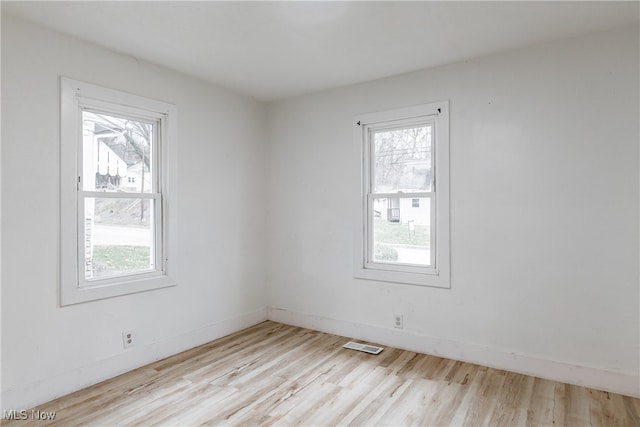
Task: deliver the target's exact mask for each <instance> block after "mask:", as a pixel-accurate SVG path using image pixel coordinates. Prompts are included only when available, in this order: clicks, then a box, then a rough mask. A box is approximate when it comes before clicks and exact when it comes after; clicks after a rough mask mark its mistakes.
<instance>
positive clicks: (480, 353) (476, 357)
mask: <svg viewBox="0 0 640 427" xmlns="http://www.w3.org/2000/svg"><path fill="white" fill-rule="evenodd" d="M267 318H268V319H269V320H273V321H274V322H280V323H285V324H288V325H294V326H300V327H304V328H308V329H313V330H317V331H322V332H328V333H331V334H335V335H341V336H344V337H348V338H355V339H359V340H363V341H369V342H372V343H375V344H382V345H387V346H391V347H396V348H401V349H405V350H410V351H415V352H417V353H425V354H431V355H435V356H440V357H445V358H448V359H453V360H459V361H463V362H470V363H474V364H477V365H483V366H488V367H491V368H497V369H502V370H505V371H511V372H516V373H521V374H526V375H531V376H535V377H539V378H545V379H549V380H554V381H560V382H563V383H568V384H574V385H580V386H585V387H589V388H594V389H597V390H603V391H608V392H612V393H618V394H623V395H626V396H633V397H640V378H639V377H636V376H633V375H628V374H624V373H620V372H613V371H607V370H603V369H597V368H593V367H586V366H579V365H574V364H570V363H566V362H557V361H554V360H548V359H541V358H538V357H532V356H527V355H522V354H515V353H512V352H508V351H504V350H501V349H495V348H491V347H483V346H479V345H476V344H467V343H462V342H456V341H450V340H446V339H442V338H434V337H430V336H426V335H422V334H416V333H414V332H409V331H405V330H398V329H385V328H380V327H377V326H371V325H365V324H362V323H354V322H348V321H344V320H338V319H330V318H327V317H322V316H315V315H311V314H306V313H297V312H292V311H289V310H283V309H278V308H272V307H269V308H268V309H267Z"/></svg>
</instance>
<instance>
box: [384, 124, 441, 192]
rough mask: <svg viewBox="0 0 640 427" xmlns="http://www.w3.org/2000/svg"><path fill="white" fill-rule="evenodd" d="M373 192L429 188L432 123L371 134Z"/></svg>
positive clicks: (423, 189) (430, 178) (430, 179)
mask: <svg viewBox="0 0 640 427" xmlns="http://www.w3.org/2000/svg"><path fill="white" fill-rule="evenodd" d="M372 141H373V155H374V164H373V171H372V182H373V192H374V193H396V192H398V191H404V192H418V191H432V190H431V187H432V186H431V183H432V182H433V170H432V167H431V164H432V163H431V154H432V150H431V147H432V144H431V141H432V126H431V125H424V126H416V127H410V128H404V129H394V130H384V131H377V132H374V133H373V135H372Z"/></svg>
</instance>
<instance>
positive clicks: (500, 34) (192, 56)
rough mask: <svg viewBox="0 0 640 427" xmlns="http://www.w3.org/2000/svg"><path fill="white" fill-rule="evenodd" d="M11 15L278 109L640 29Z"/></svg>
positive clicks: (185, 10) (384, 19)
mask: <svg viewBox="0 0 640 427" xmlns="http://www.w3.org/2000/svg"><path fill="white" fill-rule="evenodd" d="M2 13H10V14H14V15H18V16H20V17H23V18H25V19H28V20H30V21H34V22H36V23H39V24H41V25H43V26H46V27H49V28H52V29H54V30H57V31H60V32H63V33H66V34H70V35H72V36H76V37H79V38H81V39H85V40H89V41H91V42H94V43H97V44H100V45H103V46H106V47H107V48H109V49H112V50H114V51H118V52H121V53H124V54H128V55H132V56H134V57H137V58H140V59H144V60H147V61H151V62H154V63H157V64H161V65H164V66H166V67H169V68H172V69H175V70H178V71H181V72H184V73H186V74H189V75H192V76H195V77H198V78H201V79H204V80H207V81H210V82H213V83H216V84H218V85H221V86H224V87H227V88H230V89H232V90H235V91H237V92H240V93H244V94H247V95H250V96H253V97H255V98H257V99H260V100H264V101H269V100H276V99H281V98H286V97H290V96H295V95H299V94H304V93H309V92H314V91H318V90H323V89H327V88H331V87H337V86H342V85H347V84H352V83H359V82H363V81H368V80H373V79H377V78H382V77H387V76H390V75H396V74H401V73H406V72H411V71H415V70H418V69H422V68H429V67H434V66H438V65H443V64H447V63H452V62H456V61H462V60H465V59H470V58H474V57H478V56H482V55H486V54H490V53H494V52H499V51H504V50H510V49H517V48H521V47H525V46H530V45H533V44H537V43H541V42H548V41H552V40H557V39H562V38H568V37H574V36H579V35H582V34H586V33H590V32H596V31H602V30H606V29H609V28H614V27H621V26H625V25H631V24H634V23H635V24H637V23H638V16H639V3H638V2H636V1H632V2H612V1H602V2H542V1H536V2H479V1H473V2H398V1H389V2H331V1H325V2H310V1H305V2H266V1H264V2H213V1H195V2H190V1H189V2H188V1H138V2H132V1H105V2H95V1H69V2H57V1H44V2H31V1H16V2H11V1H2Z"/></svg>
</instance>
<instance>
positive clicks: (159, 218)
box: [59, 77, 177, 306]
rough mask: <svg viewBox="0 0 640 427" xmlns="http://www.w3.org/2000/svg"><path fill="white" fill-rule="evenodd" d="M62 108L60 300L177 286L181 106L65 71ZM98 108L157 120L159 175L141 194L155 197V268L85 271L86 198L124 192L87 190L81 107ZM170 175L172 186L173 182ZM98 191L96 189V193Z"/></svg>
mask: <svg viewBox="0 0 640 427" xmlns="http://www.w3.org/2000/svg"><path fill="white" fill-rule="evenodd" d="M60 93H61V98H60V99H61V112H60V154H61V156H60V203H61V204H60V215H61V219H60V225H61V233H60V245H61V268H60V272H61V277H60V295H59V297H60V305H61V306H66V305H71V304H77V303H82V302H88V301H94V300H99V299H103V298H111V297H115V296H120V295H127V294H131V293H136V292H143V291H149V290H153V289H160V288H165V287H169V286H174V285H175V282H174V281H173V279H172V278H171V277H170V268H169V253H170V249H171V246H172V245H171V240H170V239H171V238H172V236H174V235H175V224H176V221H175V215H173V214H174V212H169V207H170V200H171V199H175V197H176V195H175V191H174V188H175V167H176V164H177V163H176V156H175V154H176V153H175V150H176V143H175V141H176V139H177V127H176V120H177V110H176V108H175V106H174V105H171V104H168V103H165V102H161V101H156V100H153V99H149V98H144V97H141V96H137V95H132V94H128V93H124V92H121V91H117V90H113V89H107V88H104V87H101V86H97V85H94V84H90V83H85V82H80V81H77V80H73V79H69V78H66V77H62V78H61V82H60ZM85 110H86V111H97V112H100V113H107V114H113V115H116V116H118V115H120V116H124V117H132V118H139V119H141V120H145V121H147V122H149V121H150V122H154V123H156V130H157V132H156V133H157V135H158V136H157V137H156V138H155V140H156V141H154V148H155V153H154V158H153V162H154V163H153V167H154V168H156V171H157V174H156V177H157V181H156V182H155V183H154V188H153V191H152V192H151V193H135V195H136V198H142V199H148V200H153V201H154V204H155V206H154V211H155V220H154V229H153V233H154V235H155V246H156V251H155V255H156V258H155V260H154V270H152V271H149V272H143V273H136V274H129V275H123V276H117V277H107V278H104V279H92V280H86V279H85V277H84V265H83V264H84V244H83V241H84V226H83V221H84V199H85V198H86V197H107V198H109V197H118V196H119V193H109V192H95V191H86V190H84V189H83V187H82V182H80V181H81V179H80V178H81V176H82V156H81V150H82V112H83V111H85ZM169 177H171V179H172V181H171V184H172V187H171V188H170V186H169V184H170V180H169ZM94 193H95V194H94Z"/></svg>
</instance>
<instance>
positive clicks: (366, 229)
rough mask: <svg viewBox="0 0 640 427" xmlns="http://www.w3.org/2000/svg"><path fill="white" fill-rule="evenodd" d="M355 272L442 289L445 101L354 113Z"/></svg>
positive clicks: (445, 278)
mask: <svg viewBox="0 0 640 427" xmlns="http://www.w3.org/2000/svg"><path fill="white" fill-rule="evenodd" d="M354 122H355V130H354V134H355V141H356V144H357V153H358V161H359V162H360V165H361V168H360V172H361V173H360V177H361V179H360V182H359V183H358V185H359V187H360V198H359V200H358V213H357V218H358V219H357V227H356V230H357V235H356V251H355V276H356V277H358V278H363V279H371V280H380V281H388V282H396V283H407V284H413V285H426V286H437V287H449V285H450V284H449V105H448V103H447V102H440V103H434V104H427V105H420V106H415V107H409V108H403V109H397V110H391V111H384V112H380V113H371V114H363V115H359V116H357V117H356V118H355V120H354Z"/></svg>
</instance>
